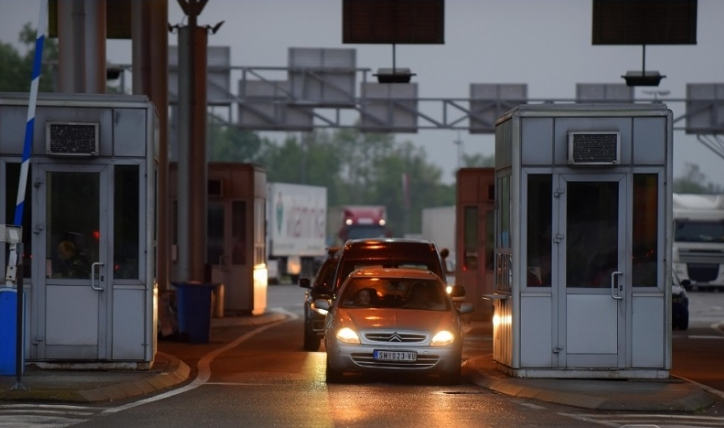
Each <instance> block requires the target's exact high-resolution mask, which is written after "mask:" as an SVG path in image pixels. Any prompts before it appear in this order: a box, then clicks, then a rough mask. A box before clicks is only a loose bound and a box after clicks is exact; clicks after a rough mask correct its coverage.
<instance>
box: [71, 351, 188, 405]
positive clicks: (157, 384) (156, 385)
mask: <svg viewBox="0 0 724 428" xmlns="http://www.w3.org/2000/svg"><path fill="white" fill-rule="evenodd" d="M159 354H160V353H159ZM162 355H163V356H164V358H167V359H168V360H169V363H168V370H167V371H165V372H163V373H157V374H155V375H153V376H151V377H150V378H149V379H140V380H134V381H129V382H122V383H120V384H116V385H109V386H106V387H103V388H95V389H88V390H83V391H79V394H80V396H81V397H83V398H84V399H85V400H86V401H88V402H89V403H95V402H100V401H113V400H122V399H124V398H131V397H135V396H138V395H143V394H146V393H148V391H149V388H152V389H153V391H160V390H162V389H166V388H171V387H173V386H176V385H179V384H181V383H183V382H185V381H186V380H187V379H188V378H189V375H190V374H191V369H190V368H189V366H188V365H187V364H186V363H184V362H183V361H181V360H179V359H178V358H176V357H174V356H173V355H169V354H162ZM153 391H150V392H153Z"/></svg>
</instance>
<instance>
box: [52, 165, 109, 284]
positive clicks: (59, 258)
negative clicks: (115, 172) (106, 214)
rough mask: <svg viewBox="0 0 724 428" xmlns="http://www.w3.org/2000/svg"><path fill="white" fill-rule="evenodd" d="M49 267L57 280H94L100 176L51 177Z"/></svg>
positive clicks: (57, 174)
mask: <svg viewBox="0 0 724 428" xmlns="http://www.w3.org/2000/svg"><path fill="white" fill-rule="evenodd" d="M47 185H48V188H47V193H46V195H47V209H48V211H47V218H46V224H47V225H48V233H47V235H46V236H47V242H46V245H47V248H48V250H47V251H48V254H49V256H50V257H51V259H50V260H49V263H48V264H46V266H48V267H49V268H50V269H49V270H50V271H49V272H48V274H49V275H50V276H52V277H53V278H78V279H81V278H82V279H90V268H91V264H92V263H94V262H97V261H99V253H98V248H99V243H98V240H99V239H100V225H99V223H100V214H99V213H100V211H99V198H100V174H98V173H83V172H49V173H48V174H47Z"/></svg>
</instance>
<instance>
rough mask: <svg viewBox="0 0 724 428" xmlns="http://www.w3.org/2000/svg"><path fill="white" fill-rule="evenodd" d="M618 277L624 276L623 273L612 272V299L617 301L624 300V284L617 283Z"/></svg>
mask: <svg viewBox="0 0 724 428" xmlns="http://www.w3.org/2000/svg"><path fill="white" fill-rule="evenodd" d="M617 276H623V272H619V271H613V272H611V297H613V298H614V299H616V300H623V296H622V294H623V282H618V281H616V277H617Z"/></svg>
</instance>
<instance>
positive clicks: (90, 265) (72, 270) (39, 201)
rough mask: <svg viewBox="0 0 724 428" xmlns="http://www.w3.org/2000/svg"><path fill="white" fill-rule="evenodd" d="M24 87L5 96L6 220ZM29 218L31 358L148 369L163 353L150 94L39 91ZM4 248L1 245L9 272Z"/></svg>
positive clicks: (16, 170)
mask: <svg viewBox="0 0 724 428" xmlns="http://www.w3.org/2000/svg"><path fill="white" fill-rule="evenodd" d="M28 101H29V96H28V94H26V93H5V94H0V189H1V191H0V224H13V222H14V216H15V211H16V200H17V193H18V183H19V180H20V171H21V162H22V159H23V148H24V146H25V144H24V138H25V135H26V131H25V128H26V123H30V121H29V120H28V111H29V110H28ZM33 123H34V132H33V139H32V141H31V144H30V161H29V172H28V180H27V188H26V193H25V196H24V209H23V214H24V215H23V219H22V235H23V247H24V248H23V250H24V251H23V254H22V260H23V262H22V274H23V289H24V292H25V293H24V294H25V296H26V297H25V299H26V307H27V313H26V314H25V319H26V320H27V322H26V330H25V333H26V334H25V336H26V337H25V340H24V345H23V346H24V352H25V356H26V361H35V362H47V363H52V362H57V361H63V362H64V364H68V362H69V361H72V362H76V363H91V362H92V363H94V364H98V363H100V364H108V365H109V366H114V365H117V366H122V367H134V368H148V367H150V364H151V363H152V362H153V359H154V356H155V353H156V325H157V310H156V308H157V300H156V296H157V283H156V275H155V274H156V264H155V249H154V237H155V231H156V216H155V211H154V209H155V198H156V182H155V176H156V164H155V159H154V153H155V151H156V150H157V147H158V140H157V138H158V117H157V114H156V111H155V108H154V106H153V104H152V103H151V102H150V101H149V100H148V98H147V97H145V96H129V95H107V94H40V95H39V96H38V100H37V107H36V111H35V117H34V122H33ZM7 252H8V248H6V246H4V245H3V246H2V247H0V267H2V272H3V275H4V273H5V272H6V267H7V266H6V263H7Z"/></svg>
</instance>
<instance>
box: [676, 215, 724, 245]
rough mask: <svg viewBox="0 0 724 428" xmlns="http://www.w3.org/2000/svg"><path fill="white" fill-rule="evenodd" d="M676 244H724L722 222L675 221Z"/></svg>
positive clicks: (723, 224) (723, 225)
mask: <svg viewBox="0 0 724 428" xmlns="http://www.w3.org/2000/svg"><path fill="white" fill-rule="evenodd" d="M674 240H675V241H676V242H724V222H721V221H693V220H676V230H675V234H674Z"/></svg>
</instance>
